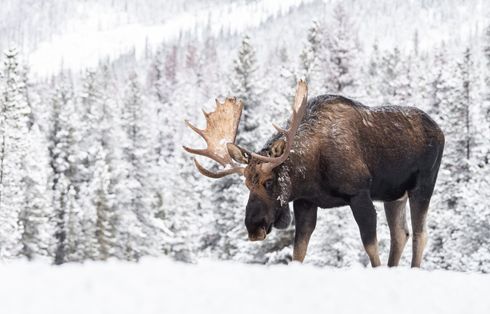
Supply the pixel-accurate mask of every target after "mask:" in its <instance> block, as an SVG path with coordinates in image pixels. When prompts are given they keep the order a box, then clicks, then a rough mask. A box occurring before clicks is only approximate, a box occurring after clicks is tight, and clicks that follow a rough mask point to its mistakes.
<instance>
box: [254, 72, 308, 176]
mask: <svg viewBox="0 0 490 314" xmlns="http://www.w3.org/2000/svg"><path fill="white" fill-rule="evenodd" d="M307 96H308V86H307V85H306V83H305V81H303V80H299V81H298V85H297V87H296V95H295V98H294V104H293V113H292V117H291V122H290V124H289V128H288V129H287V130H286V129H283V128H281V127H278V126H277V125H275V124H274V123H273V124H272V126H273V127H274V128H275V129H276V130H277V131H278V132H280V133H282V134H284V136H285V137H286V147H285V149H284V152H283V154H282V155H281V156H279V157H267V156H262V155H259V154H256V153H253V152H250V154H251V155H252V157H254V158H256V159H258V160H260V161H263V162H265V163H267V164H266V165H267V167H270V168H271V169H273V168H275V167H277V166H279V165H280V164H282V163H283V162H284V161H286V159H287V158H288V156H289V152H290V151H291V148H292V146H293V142H294V136H295V134H296V132H297V131H298V128H299V126H300V124H301V120H302V119H303V116H304V115H305V112H306V106H307Z"/></svg>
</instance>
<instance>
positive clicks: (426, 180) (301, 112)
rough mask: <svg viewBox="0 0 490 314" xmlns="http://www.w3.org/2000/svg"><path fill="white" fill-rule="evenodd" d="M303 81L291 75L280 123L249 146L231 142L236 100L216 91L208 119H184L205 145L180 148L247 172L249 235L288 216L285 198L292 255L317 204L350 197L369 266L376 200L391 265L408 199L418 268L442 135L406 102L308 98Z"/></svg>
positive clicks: (299, 257)
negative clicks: (256, 147) (287, 110)
mask: <svg viewBox="0 0 490 314" xmlns="http://www.w3.org/2000/svg"><path fill="white" fill-rule="evenodd" d="M307 90H308V89H307V85H306V83H305V82H304V81H301V80H300V81H299V82H298V85H297V88H296V95H295V100H294V104H293V112H292V117H291V118H290V120H289V121H288V128H287V129H283V128H280V127H278V126H276V125H274V124H273V126H274V127H275V128H276V129H277V131H278V132H277V133H276V134H275V135H273V136H272V137H271V138H270V139H269V141H268V142H267V143H266V144H265V146H264V148H263V149H262V150H260V151H259V152H257V153H254V152H251V151H249V150H247V149H246V148H243V147H240V146H238V145H237V144H235V138H236V134H237V129H238V125H239V122H240V116H241V113H242V109H243V104H242V102H241V101H240V100H237V99H236V98H227V99H226V100H225V102H224V103H223V104H221V103H220V102H219V101H218V100H216V103H217V105H216V110H215V111H214V112H212V113H206V112H204V114H205V116H206V120H207V127H206V129H204V130H201V129H198V128H196V127H195V126H193V125H192V124H190V123H189V122H188V121H186V123H187V124H188V126H189V127H190V128H192V129H193V130H194V131H195V132H197V133H198V134H199V135H201V136H202V137H203V138H204V140H205V141H206V143H207V148H205V149H193V148H189V147H184V149H185V150H186V151H188V152H189V153H192V154H197V155H202V156H206V157H209V158H211V159H213V160H214V161H216V162H218V163H219V164H220V165H221V166H222V167H224V168H223V169H222V170H220V171H216V172H215V171H211V170H209V169H206V168H204V167H203V166H202V165H201V164H200V163H199V162H198V161H197V160H196V159H194V162H195V165H196V167H197V169H198V170H199V172H200V173H201V174H203V175H205V176H208V177H211V178H221V177H224V176H226V175H230V174H234V173H237V174H241V175H243V176H245V184H246V186H247V188H248V189H249V190H250V195H249V198H248V203H247V207H246V214H245V226H246V228H247V231H248V236H249V239H250V240H251V241H257V240H264V239H265V238H266V235H267V234H268V233H269V232H270V231H271V230H272V226H274V227H276V228H279V229H280V228H285V227H287V226H288V225H289V224H290V220H291V217H290V213H289V202H291V201H292V202H293V207H294V219H295V228H296V229H295V237H294V249H293V260H296V261H300V262H302V261H303V260H304V258H305V255H306V250H307V247H308V242H309V239H310V236H311V234H312V232H313V230H314V229H315V225H316V220H317V209H318V207H320V208H332V207H338V206H344V205H349V206H350V208H351V209H352V213H353V215H354V218H355V221H356V222H357V224H358V226H359V230H360V234H361V239H362V243H363V245H364V249H365V250H366V252H367V254H368V256H369V259H370V262H371V265H372V266H373V267H375V266H379V265H380V264H381V263H380V259H379V253H378V241H377V235H376V209H375V207H374V205H373V200H378V201H383V202H384V209H385V213H386V217H387V221H388V225H389V228H390V236H391V246H390V253H389V259H388V266H397V265H398V263H399V260H400V257H401V255H402V251H403V248H404V247H405V244H406V242H407V241H408V238H409V236H410V233H409V229H408V226H407V222H406V209H405V205H406V202H407V198H408V199H409V202H410V213H411V221H412V233H413V235H412V236H413V239H412V241H413V252H412V263H411V265H412V267H420V263H421V260H422V254H423V250H424V246H425V244H426V241H427V232H426V216H427V211H428V208H429V202H430V199H431V196H432V193H433V190H434V185H435V183H436V179H437V173H438V170H439V165H440V163H441V157H442V153H443V149H444V134H443V133H442V131H441V129H440V128H439V127H438V125H437V124H436V123H435V122H434V121H433V120H432V119H431V118H430V117H429V116H428V115H427V114H426V113H424V112H423V111H421V110H419V109H417V108H414V107H397V106H382V107H367V106H364V105H362V104H360V103H358V102H356V101H353V100H350V99H348V98H345V97H342V96H335V95H322V96H318V97H315V98H313V99H311V100H309V101H307V93H308V92H307Z"/></svg>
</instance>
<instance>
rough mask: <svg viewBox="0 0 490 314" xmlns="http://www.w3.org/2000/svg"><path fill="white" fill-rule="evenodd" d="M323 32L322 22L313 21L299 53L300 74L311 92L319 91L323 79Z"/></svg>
mask: <svg viewBox="0 0 490 314" xmlns="http://www.w3.org/2000/svg"><path fill="white" fill-rule="evenodd" d="M322 38H323V33H322V26H321V24H320V22H318V21H316V20H315V21H313V22H312V25H311V26H310V27H309V28H308V34H307V37H306V42H305V44H304V47H303V50H302V51H301V53H300V55H299V60H300V62H299V76H300V77H302V78H303V79H304V80H305V81H306V83H307V84H308V88H309V90H310V93H318V92H319V91H320V90H319V86H320V84H321V83H320V80H321V79H322V75H321V72H322V64H323V63H322V61H323V59H322V57H323V56H322V48H323V41H322Z"/></svg>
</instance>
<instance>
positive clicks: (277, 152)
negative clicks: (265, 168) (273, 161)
mask: <svg viewBox="0 0 490 314" xmlns="http://www.w3.org/2000/svg"><path fill="white" fill-rule="evenodd" d="M285 148H286V141H284V140H277V141H275V142H274V143H272V145H271V147H270V148H269V157H272V158H276V157H279V156H282V154H283V153H284V149H285Z"/></svg>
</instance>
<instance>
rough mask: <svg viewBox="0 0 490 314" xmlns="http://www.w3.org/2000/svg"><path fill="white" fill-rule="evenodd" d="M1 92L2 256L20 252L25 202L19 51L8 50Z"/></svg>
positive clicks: (25, 120)
mask: <svg viewBox="0 0 490 314" xmlns="http://www.w3.org/2000/svg"><path fill="white" fill-rule="evenodd" d="M3 79H4V83H3V84H2V85H3V87H2V90H1V91H0V92H1V95H0V97H1V98H0V106H1V116H0V119H1V120H0V132H1V133H0V137H1V138H0V141H1V142H0V257H15V256H18V255H19V254H20V252H21V249H22V242H21V239H22V233H23V229H22V227H23V226H22V224H20V223H19V218H20V213H21V210H22V206H23V205H24V199H23V195H24V191H25V185H24V182H23V180H24V177H25V168H24V167H23V161H24V160H25V157H26V155H27V149H28V147H27V145H28V141H27V135H28V121H29V114H30V109H29V106H28V105H27V100H26V99H25V95H24V94H23V92H22V91H23V88H24V86H23V82H22V79H21V76H20V69H19V64H18V61H17V51H16V50H9V51H7V52H6V53H5V61H4V74H3Z"/></svg>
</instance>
